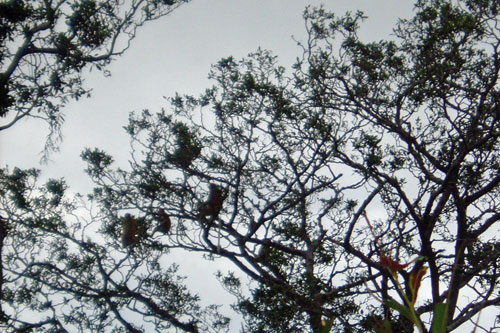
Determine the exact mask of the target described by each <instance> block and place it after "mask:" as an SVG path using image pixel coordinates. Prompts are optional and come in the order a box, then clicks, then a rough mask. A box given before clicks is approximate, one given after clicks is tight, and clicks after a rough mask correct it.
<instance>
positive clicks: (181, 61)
mask: <svg viewBox="0 0 500 333" xmlns="http://www.w3.org/2000/svg"><path fill="white" fill-rule="evenodd" d="M321 3H324V5H325V8H326V9H329V10H332V11H334V12H335V13H336V14H338V15H342V14H343V13H344V12H346V11H348V10H349V11H356V10H362V11H364V12H365V14H366V15H367V16H368V19H367V20H366V21H365V22H364V24H363V25H362V27H361V34H360V35H361V37H362V38H364V39H365V40H378V39H388V38H392V36H391V33H392V28H393V27H394V24H395V23H396V21H397V18H398V17H402V18H408V17H411V14H412V7H413V3H414V1H409V0H383V1H382V0H378V1H377V0H328V1H326V0H325V1H316V0H308V1H306V0H193V1H191V2H190V3H188V4H186V5H184V6H182V7H181V8H179V9H178V10H176V11H174V12H173V13H172V14H171V15H169V16H167V17H164V18H162V19H160V20H158V21H155V22H150V23H148V24H147V25H145V26H144V27H142V29H140V30H139V32H138V35H137V37H136V39H135V40H134V41H133V42H132V46H131V48H130V49H129V50H128V51H127V52H126V53H125V55H124V56H122V57H119V58H118V59H116V60H115V61H114V62H113V63H112V64H111V65H110V66H109V67H108V68H107V69H108V70H110V71H111V74H112V76H111V77H108V78H105V77H103V75H102V73H100V72H92V73H88V75H86V86H87V87H91V88H93V93H92V97H90V98H89V99H81V100H79V101H74V102H70V103H69V104H68V105H67V107H66V108H65V109H64V113H65V115H66V121H65V124H64V125H63V128H62V134H63V137H64V140H63V142H62V144H61V145H60V152H57V153H53V154H52V155H51V156H50V158H51V160H50V162H49V163H48V164H45V165H41V164H40V163H39V162H40V157H41V156H40V152H41V151H42V149H43V146H44V142H45V136H46V135H47V130H46V126H45V124H44V123H42V122H40V121H32V120H31V121H21V122H20V123H19V124H17V125H16V126H14V127H13V128H11V129H9V130H7V131H4V132H0V167H4V166H5V165H8V166H9V168H10V169H12V168H13V167H15V166H17V167H20V168H31V167H36V168H39V169H41V170H42V178H43V179H48V178H64V179H65V180H66V182H67V183H68V185H69V186H70V190H72V191H75V192H80V193H83V194H85V193H88V192H89V191H90V190H91V189H92V187H93V184H92V182H91V181H90V179H89V178H88V177H87V175H86V174H85V173H84V171H83V170H84V168H85V166H86V165H85V164H84V163H83V161H82V160H81V158H80V154H81V152H82V150H83V149H84V148H86V147H89V148H94V147H97V148H100V149H103V150H104V151H106V152H107V153H109V154H111V155H112V156H113V157H114V159H115V161H116V166H122V167H123V168H126V167H127V165H128V164H127V161H128V158H129V153H130V147H129V138H128V135H127V134H126V133H125V131H124V130H123V128H122V127H123V126H125V125H126V124H127V119H128V115H129V112H131V111H136V112H140V111H141V110H143V109H149V110H150V111H151V112H153V113H154V112H157V111H160V109H161V108H162V107H165V108H166V109H167V110H168V103H167V101H166V100H165V98H164V97H170V96H174V95H175V93H176V92H179V93H180V94H194V95H198V94H199V93H201V92H203V91H204V90H205V89H206V88H208V87H209V86H210V85H211V84H210V82H209V81H208V79H207V74H208V72H209V70H210V65H211V64H214V63H215V62H217V61H218V60H219V59H220V58H222V57H227V56H233V57H235V58H236V59H240V58H242V57H245V56H246V55H247V54H248V53H251V52H253V51H255V50H257V48H259V47H261V48H263V49H269V50H271V51H273V53H274V54H275V55H277V56H278V62H279V63H280V64H281V65H284V66H286V67H288V68H289V67H290V65H291V64H292V63H293V61H294V60H295V59H296V57H297V56H299V55H300V54H301V50H300V49H299V47H298V46H297V45H296V42H295V41H294V39H293V38H292V36H293V37H294V38H295V39H296V40H302V41H304V40H305V37H306V36H305V29H304V22H303V19H302V12H303V10H304V8H305V7H306V6H307V5H320V4H321ZM193 260H194V261H193V262H192V263H191V262H187V263H185V265H184V266H183V267H182V266H181V272H183V273H185V274H187V275H188V277H189V278H188V282H189V283H190V284H191V285H192V286H193V288H194V289H195V291H197V292H199V293H200V296H201V298H202V299H205V300H206V301H207V303H224V304H226V307H225V309H226V310H228V311H229V307H228V306H227V304H229V303H231V302H233V301H234V300H233V299H232V298H230V297H229V296H222V297H221V295H225V292H222V293H221V290H222V289H221V287H220V286H219V284H218V282H217V281H216V279H215V277H214V278H213V279H212V280H210V279H206V278H205V277H206V271H215V269H216V267H214V266H213V263H212V262H207V261H201V262H200V261H199V260H196V259H193ZM186 266H187V267H186ZM197 270H198V271H200V270H202V271H203V272H204V274H203V276H204V278H203V279H197V277H198V276H200V274H197ZM232 318H233V319H235V320H234V323H233V326H232V329H231V331H232V332H236V331H237V330H238V329H239V328H240V322H239V319H238V318H237V317H235V316H234V315H232Z"/></svg>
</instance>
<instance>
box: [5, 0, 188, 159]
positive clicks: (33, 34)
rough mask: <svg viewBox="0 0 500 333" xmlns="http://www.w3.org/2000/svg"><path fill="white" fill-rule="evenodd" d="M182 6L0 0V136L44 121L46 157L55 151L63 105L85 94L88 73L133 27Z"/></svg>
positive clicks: (153, 1) (167, 1) (126, 40)
mask: <svg viewBox="0 0 500 333" xmlns="http://www.w3.org/2000/svg"><path fill="white" fill-rule="evenodd" d="M187 1H188V0H132V1H117V0H112V1H110V0H106V1H104V0H81V1H79V0H78V1H73V0H71V1H68V0H57V1H53V0H43V1H22V0H8V1H4V2H2V3H0V131H2V130H5V129H8V128H10V127H12V126H13V125H14V124H16V123H18V122H19V120H21V119H23V118H30V117H31V118H38V119H42V120H44V121H45V122H46V123H47V124H48V125H49V130H50V133H49V136H48V138H47V142H46V148H45V150H46V153H48V152H50V151H51V150H55V149H57V147H58V143H59V142H58V141H59V139H60V137H59V135H60V129H61V125H62V123H63V121H64V114H63V112H62V107H63V106H64V105H65V104H66V102H67V101H68V100H69V99H78V98H80V97H82V96H85V95H88V94H89V92H90V89H88V88H86V87H85V86H84V85H83V75H82V74H84V73H85V70H92V69H96V70H99V71H101V70H104V69H105V67H106V65H108V64H109V63H110V62H111V60H112V59H113V58H114V57H116V56H118V55H121V54H123V52H125V51H126V50H127V49H128V48H129V46H130V42H131V40H132V39H133V38H134V37H135V35H136V31H137V28H139V27H140V26H142V25H143V24H144V23H146V22H147V21H151V20H156V19H158V18H160V17H162V16H165V15H167V14H169V13H171V12H172V11H173V10H174V9H176V8H178V7H179V6H180V5H182V4H183V3H185V2H187ZM106 73H107V72H106V71H105V74H106ZM108 74H109V73H108Z"/></svg>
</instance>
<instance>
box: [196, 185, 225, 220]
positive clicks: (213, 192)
mask: <svg viewBox="0 0 500 333" xmlns="http://www.w3.org/2000/svg"><path fill="white" fill-rule="evenodd" d="M226 196H227V193H226V192H225V191H224V190H223V189H222V188H220V187H219V186H218V185H215V184H210V193H209V195H208V200H207V201H205V202H204V203H202V204H201V205H200V207H199V208H198V216H199V217H200V218H202V219H206V218H207V217H209V216H210V217H211V221H213V220H215V219H216V218H217V217H218V216H219V213H220V211H221V210H222V205H223V203H224V200H225V199H226Z"/></svg>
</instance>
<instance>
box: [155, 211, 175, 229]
mask: <svg viewBox="0 0 500 333" xmlns="http://www.w3.org/2000/svg"><path fill="white" fill-rule="evenodd" d="M156 220H157V221H158V226H157V227H156V230H158V231H159V232H162V233H164V234H167V233H168V232H169V231H170V228H171V227H172V222H171V221H170V217H169V216H168V215H167V213H166V212H165V210H164V209H163V208H160V209H159V210H158V212H156Z"/></svg>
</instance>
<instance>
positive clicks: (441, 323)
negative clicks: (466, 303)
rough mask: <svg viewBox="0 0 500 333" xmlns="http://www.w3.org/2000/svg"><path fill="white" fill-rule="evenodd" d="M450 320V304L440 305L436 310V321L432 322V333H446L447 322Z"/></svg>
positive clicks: (437, 305)
mask: <svg viewBox="0 0 500 333" xmlns="http://www.w3.org/2000/svg"><path fill="white" fill-rule="evenodd" d="M447 320H448V303H446V304H444V303H438V304H436V307H435V308H434V319H433V320H432V333H446V321H447Z"/></svg>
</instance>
